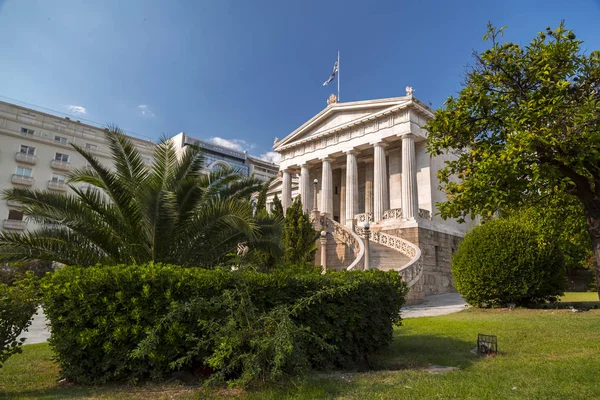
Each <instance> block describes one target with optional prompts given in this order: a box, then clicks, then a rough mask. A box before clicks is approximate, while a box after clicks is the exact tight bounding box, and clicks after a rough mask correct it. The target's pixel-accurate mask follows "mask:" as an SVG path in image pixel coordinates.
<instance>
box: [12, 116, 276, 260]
mask: <svg viewBox="0 0 600 400" xmlns="http://www.w3.org/2000/svg"><path fill="white" fill-rule="evenodd" d="M106 139H107V142H108V146H109V148H110V152H111V156H112V162H113V165H114V168H109V167H107V166H105V165H102V164H101V163H100V162H99V160H98V159H97V158H96V157H94V155H93V154H91V153H90V152H88V151H86V150H85V149H83V148H81V147H79V146H77V145H72V146H73V148H74V149H75V150H76V151H77V152H78V153H79V154H81V155H82V156H83V157H84V158H85V159H86V161H87V162H88V164H89V167H87V168H82V169H77V170H75V171H73V172H72V173H71V174H70V176H69V180H68V184H69V187H70V188H71V189H72V190H73V194H66V195H62V194H57V193H56V192H51V191H47V190H37V189H9V190H6V191H4V192H3V198H4V199H7V200H17V201H19V202H21V203H22V204H23V214H24V215H25V216H27V217H28V219H29V220H32V221H34V222H37V223H39V224H42V225H41V227H40V228H39V229H36V230H32V231H28V232H25V233H24V234H22V235H19V234H14V233H9V232H2V233H0V258H1V259H4V260H7V261H10V260H25V259H46V260H53V261H58V262H61V263H65V264H77V265H82V266H89V265H94V264H96V263H100V264H118V263H126V264H130V263H146V262H150V261H156V262H164V263H172V264H178V265H183V266H203V267H211V266H214V265H216V264H219V263H222V262H224V261H225V260H227V258H228V257H229V256H230V254H232V253H235V251H236V247H237V246H238V244H239V243H245V244H246V245H247V246H248V247H249V248H253V247H255V246H260V245H261V240H262V238H263V236H264V235H266V234H268V230H269V224H268V218H267V217H264V218H262V222H265V224H261V223H258V222H257V220H256V219H254V218H253V216H252V205H251V203H250V196H251V194H252V193H254V192H256V191H257V190H258V189H259V188H260V186H261V182H260V181H258V180H255V179H254V178H248V177H243V176H240V175H239V174H238V173H237V172H236V171H234V170H232V169H228V168H219V169H218V170H216V171H213V172H211V173H209V174H208V175H204V174H202V173H201V170H202V163H203V155H202V152H201V150H200V149H199V148H197V147H186V151H185V152H184V153H183V155H182V156H181V157H179V158H178V157H177V154H176V151H175V148H174V145H173V143H172V142H171V141H169V140H162V141H161V142H160V143H159V144H158V145H157V146H156V148H155V150H154V157H153V162H152V165H151V166H147V164H146V163H145V162H144V160H143V159H142V157H141V155H140V153H139V152H138V150H137V149H136V147H135V145H134V144H133V143H132V142H131V141H130V140H129V139H128V138H127V137H126V136H125V135H123V134H122V132H121V131H120V130H119V129H118V128H116V127H114V128H111V129H107V131H106ZM81 183H85V184H88V185H93V186H92V187H93V188H94V189H91V188H89V187H88V188H83V187H81V186H80V185H79V184H81Z"/></svg>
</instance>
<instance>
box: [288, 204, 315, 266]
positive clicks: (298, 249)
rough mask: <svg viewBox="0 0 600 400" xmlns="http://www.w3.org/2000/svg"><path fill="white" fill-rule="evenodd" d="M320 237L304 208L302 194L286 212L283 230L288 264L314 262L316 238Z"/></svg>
mask: <svg viewBox="0 0 600 400" xmlns="http://www.w3.org/2000/svg"><path fill="white" fill-rule="evenodd" d="M318 237H319V232H317V231H316V230H315V228H314V226H313V224H312V222H311V221H310V218H309V216H308V214H306V213H305V212H304V211H303V210H302V202H301V200H300V196H298V197H296V199H295V200H294V202H293V203H292V205H291V206H290V207H288V209H287V210H286V213H285V225H284V230H283V246H282V247H283V249H284V256H283V258H284V261H285V262H286V263H288V264H298V265H306V264H308V263H310V264H312V262H313V261H314V258H315V252H316V251H317V244H316V240H317V239H318Z"/></svg>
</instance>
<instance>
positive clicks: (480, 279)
mask: <svg viewBox="0 0 600 400" xmlns="http://www.w3.org/2000/svg"><path fill="white" fill-rule="evenodd" d="M563 265H564V264H563V258H562V254H561V252H560V249H559V247H558V246H557V244H556V243H555V242H553V241H549V240H547V239H545V238H544V237H543V236H541V235H540V234H539V233H538V232H536V231H535V230H534V229H533V228H532V227H530V226H529V225H526V224H523V223H520V222H519V221H518V220H514V219H495V220H492V221H489V222H486V223H485V224H483V225H481V226H477V227H475V228H474V229H473V230H472V231H470V232H469V233H467V235H466V236H465V238H464V240H463V241H462V242H461V243H460V246H459V247H458V251H457V252H456V254H455V255H454V256H453V257H452V275H453V277H454V283H455V286H456V289H457V290H458V292H459V293H460V294H461V295H462V296H463V297H464V298H465V300H466V301H467V302H468V303H469V304H472V305H474V306H479V307H481V306H488V307H489V306H504V305H506V304H508V303H515V304H516V305H528V304H535V303H539V302H544V301H547V300H552V299H554V298H556V297H557V296H560V295H562V294H563V293H564V289H565V285H566V281H565V278H564V267H563Z"/></svg>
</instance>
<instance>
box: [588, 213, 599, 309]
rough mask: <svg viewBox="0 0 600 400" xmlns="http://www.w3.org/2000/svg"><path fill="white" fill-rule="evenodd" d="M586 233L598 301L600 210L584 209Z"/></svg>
mask: <svg viewBox="0 0 600 400" xmlns="http://www.w3.org/2000/svg"><path fill="white" fill-rule="evenodd" d="M586 214H587V224H588V232H589V234H590V238H591V239H592V251H593V253H594V270H595V272H596V291H597V292H598V298H599V299H600V209H599V208H598V207H595V209H592V210H590V209H589V208H586Z"/></svg>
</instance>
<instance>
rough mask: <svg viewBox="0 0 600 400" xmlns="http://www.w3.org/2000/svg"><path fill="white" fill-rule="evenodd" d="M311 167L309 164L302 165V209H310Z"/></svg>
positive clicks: (305, 210)
mask: <svg viewBox="0 0 600 400" xmlns="http://www.w3.org/2000/svg"><path fill="white" fill-rule="evenodd" d="M310 191H311V187H310V169H309V168H308V165H307V164H304V165H302V166H300V201H302V211H304V212H305V213H308V212H309V211H310V207H311V204H310Z"/></svg>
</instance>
